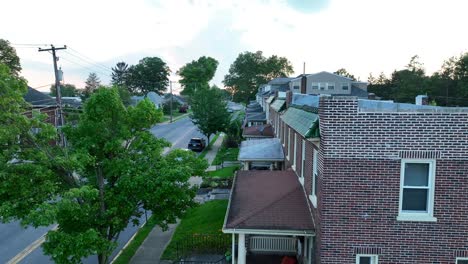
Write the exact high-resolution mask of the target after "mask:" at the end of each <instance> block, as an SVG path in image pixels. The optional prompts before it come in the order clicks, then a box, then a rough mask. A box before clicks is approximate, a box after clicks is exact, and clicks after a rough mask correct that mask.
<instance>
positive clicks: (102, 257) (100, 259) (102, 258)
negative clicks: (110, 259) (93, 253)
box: [98, 254, 107, 264]
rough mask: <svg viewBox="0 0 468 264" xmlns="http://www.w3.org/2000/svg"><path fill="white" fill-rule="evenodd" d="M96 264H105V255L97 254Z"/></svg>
mask: <svg viewBox="0 0 468 264" xmlns="http://www.w3.org/2000/svg"><path fill="white" fill-rule="evenodd" d="M98 262H99V264H106V263H107V256H106V254H98Z"/></svg>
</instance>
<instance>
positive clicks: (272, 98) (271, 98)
mask: <svg viewBox="0 0 468 264" xmlns="http://www.w3.org/2000/svg"><path fill="white" fill-rule="evenodd" d="M274 99H275V96H273V95H272V96H270V97H268V99H267V100H266V102H267V104H271V102H273V100H274Z"/></svg>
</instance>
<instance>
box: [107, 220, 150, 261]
mask: <svg viewBox="0 0 468 264" xmlns="http://www.w3.org/2000/svg"><path fill="white" fill-rule="evenodd" d="M152 219H153V218H152V217H150V218H149V219H148V222H146V224H145V226H143V227H142V228H140V230H138V232H137V235H136V236H135V238H134V239H133V240H132V242H130V244H129V245H128V246H127V247H126V248H125V249H124V250H123V251H122V254H120V256H119V257H118V258H117V259H116V260H115V261H114V263H116V264H126V263H130V259H131V258H132V257H133V255H135V253H136V252H137V250H138V248H139V247H140V246H141V244H142V243H143V241H145V239H146V237H147V236H148V234H149V233H150V232H151V230H153V228H154V227H155V226H156V222H154V221H153V220H152Z"/></svg>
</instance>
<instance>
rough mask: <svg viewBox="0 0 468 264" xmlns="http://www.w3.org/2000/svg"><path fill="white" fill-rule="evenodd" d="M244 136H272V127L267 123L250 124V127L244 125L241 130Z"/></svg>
mask: <svg viewBox="0 0 468 264" xmlns="http://www.w3.org/2000/svg"><path fill="white" fill-rule="evenodd" d="M242 135H243V136H244V137H246V136H247V137H248V136H250V137H273V136H274V134H273V128H272V127H271V125H270V124H268V125H260V126H251V127H244V130H243V132H242Z"/></svg>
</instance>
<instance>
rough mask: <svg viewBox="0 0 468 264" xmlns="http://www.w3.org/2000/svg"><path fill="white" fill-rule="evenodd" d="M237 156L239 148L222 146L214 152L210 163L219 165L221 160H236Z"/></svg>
mask: <svg viewBox="0 0 468 264" xmlns="http://www.w3.org/2000/svg"><path fill="white" fill-rule="evenodd" d="M238 156H239V148H225V147H224V146H223V147H221V148H220V149H219V151H218V153H216V157H215V159H214V160H213V163H212V164H211V165H221V162H223V161H237V157H238Z"/></svg>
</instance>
